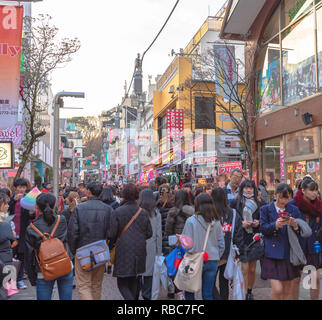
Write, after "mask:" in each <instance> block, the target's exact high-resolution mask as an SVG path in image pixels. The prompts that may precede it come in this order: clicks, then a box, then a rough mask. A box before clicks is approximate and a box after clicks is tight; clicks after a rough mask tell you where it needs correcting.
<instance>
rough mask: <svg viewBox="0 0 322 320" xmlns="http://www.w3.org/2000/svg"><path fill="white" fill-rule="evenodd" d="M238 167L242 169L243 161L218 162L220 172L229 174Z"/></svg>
mask: <svg viewBox="0 0 322 320" xmlns="http://www.w3.org/2000/svg"><path fill="white" fill-rule="evenodd" d="M236 168H238V169H240V170H242V168H243V167H242V163H241V161H232V162H220V163H218V174H228V173H230V171H232V170H234V169H236Z"/></svg>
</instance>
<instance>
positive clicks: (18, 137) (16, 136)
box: [0, 124, 23, 146]
mask: <svg viewBox="0 0 322 320" xmlns="http://www.w3.org/2000/svg"><path fill="white" fill-rule="evenodd" d="M22 135H23V130H22V125H20V124H19V125H16V126H12V127H9V128H6V129H0V141H12V142H13V144H14V145H15V146H20V145H21V142H22Z"/></svg>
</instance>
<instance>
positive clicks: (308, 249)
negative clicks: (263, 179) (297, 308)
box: [290, 177, 322, 300]
mask: <svg viewBox="0 0 322 320" xmlns="http://www.w3.org/2000/svg"><path fill="white" fill-rule="evenodd" d="M318 194H319V185H318V184H317V183H316V182H315V181H314V180H313V179H312V178H309V177H305V178H304V179H303V181H302V183H301V185H300V186H299V188H298V191H297V193H296V195H295V197H294V198H293V200H291V201H290V204H292V205H295V206H296V207H297V208H298V209H299V210H300V211H301V213H303V214H304V216H305V220H306V223H307V224H308V225H309V226H310V228H311V229H312V235H311V236H310V237H308V238H302V237H301V238H300V243H301V247H302V249H303V251H304V254H305V257H306V260H307V263H306V265H308V266H314V267H315V268H316V269H317V270H318V269H319V258H318V254H317V253H315V252H314V243H315V242H316V241H319V240H318V238H317V233H318V231H319V230H320V229H321V227H322V201H321V200H320V199H319V198H318ZM303 267H305V266H304V265H303ZM315 279H316V285H315V289H313V288H312V289H311V290H310V296H311V300H319V295H320V275H319V272H318V273H317V275H316V277H315ZM300 280H301V278H297V279H295V280H294V299H295V300H298V298H299V291H300Z"/></svg>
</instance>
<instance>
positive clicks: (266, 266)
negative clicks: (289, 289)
mask: <svg viewBox="0 0 322 320" xmlns="http://www.w3.org/2000/svg"><path fill="white" fill-rule="evenodd" d="M262 261H263V262H262V268H261V278H262V279H265V280H267V279H274V280H280V281H288V280H293V279H295V278H299V277H300V276H301V273H300V268H299V267H295V266H293V265H292V264H291V263H290V260H289V259H283V260H278V259H271V258H267V257H264V258H263V260H262Z"/></svg>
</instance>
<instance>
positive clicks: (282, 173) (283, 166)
mask: <svg viewBox="0 0 322 320" xmlns="http://www.w3.org/2000/svg"><path fill="white" fill-rule="evenodd" d="M280 164H281V179H282V180H283V179H285V164H284V149H283V148H281V149H280Z"/></svg>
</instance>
